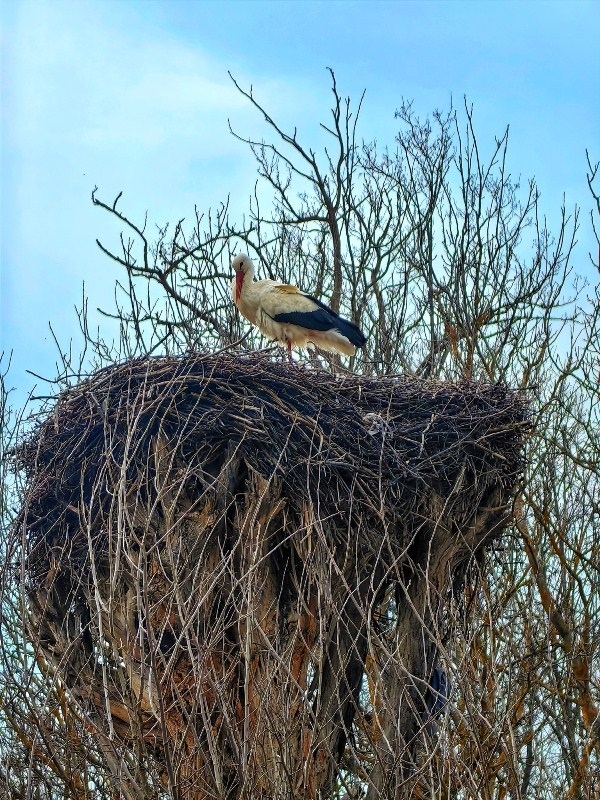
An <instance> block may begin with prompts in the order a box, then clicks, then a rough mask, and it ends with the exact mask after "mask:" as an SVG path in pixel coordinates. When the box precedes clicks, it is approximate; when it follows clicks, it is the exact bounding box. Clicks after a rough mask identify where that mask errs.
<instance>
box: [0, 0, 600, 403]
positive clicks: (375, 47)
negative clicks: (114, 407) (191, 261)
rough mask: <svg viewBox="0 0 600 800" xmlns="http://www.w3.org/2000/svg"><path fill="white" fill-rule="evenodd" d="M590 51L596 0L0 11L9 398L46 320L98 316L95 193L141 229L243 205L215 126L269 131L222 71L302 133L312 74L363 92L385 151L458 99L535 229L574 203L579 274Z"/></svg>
mask: <svg viewBox="0 0 600 800" xmlns="http://www.w3.org/2000/svg"><path fill="white" fill-rule="evenodd" d="M599 41H600V3H599V2H598V0H587V1H585V2H584V1H582V2H577V0H570V1H569V2H551V1H550V0H548V1H547V2H541V1H540V2H527V1H526V0H520V1H519V2H503V1H502V2H501V1H500V0H497V2H492V1H490V2H474V1H473V2H451V1H450V0H448V1H447V2H409V1H408V0H407V1H406V2H399V1H398V2H377V0H369V2H343V1H342V0H340V1H339V2H336V0H330V1H329V2H292V1H291V0H288V2H286V1H285V0H278V1H277V2H252V1H251V0H238V1H237V2H228V1H227V0H224V1H223V2H194V0H185V1H184V2H179V1H178V0H143V1H138V2H127V0H120V1H119V0H111V1H110V2H107V1H106V0H103V1H100V2H90V1H88V0H77V1H76V0H68V2H63V1H62V0H50V1H49V2H48V1H47V0H3V4H2V53H3V55H2V176H1V178H2V202H1V215H2V216H1V224H2V229H1V235H2V252H1V258H2V260H1V276H0V277H1V289H0V302H1V329H0V349H3V350H5V351H10V350H12V351H13V353H14V355H13V370H12V373H11V375H12V384H13V385H15V386H16V387H17V389H18V392H19V394H18V395H17V397H22V396H23V392H25V391H26V390H27V389H29V388H30V387H31V386H32V385H33V382H34V380H33V378H31V376H29V375H27V374H26V372H25V370H26V369H31V370H33V371H35V372H38V373H42V374H46V375H52V372H53V364H54V361H55V352H56V351H55V347H54V344H53V342H52V337H51V335H50V331H49V328H48V323H49V322H52V325H53V328H54V329H55V331H56V332H57V334H58V337H59V339H60V340H61V341H62V342H64V343H66V342H68V340H69V338H70V337H71V336H74V337H76V333H77V321H76V316H75V312H74V306H75V305H76V304H78V303H79V302H80V299H81V294H82V283H83V282H84V281H85V285H86V292H87V294H88V295H89V297H90V306H91V307H92V308H95V307H96V306H103V307H110V305H111V297H112V285H113V282H114V279H115V278H116V277H117V275H118V269H117V268H116V266H113V265H112V264H110V263H109V262H107V260H106V259H105V258H104V257H103V256H102V255H101V254H100V252H99V251H98V249H97V247H96V244H95V239H96V238H97V237H98V238H100V239H102V240H105V241H107V242H109V243H110V242H114V241H116V239H117V236H118V233H119V231H118V229H117V228H116V226H115V225H114V224H113V223H111V222H110V221H109V220H108V219H107V217H106V216H105V215H104V214H103V213H101V212H100V211H99V210H97V209H94V208H93V207H92V205H91V202H90V194H91V191H92V189H93V187H94V186H95V185H98V187H99V190H100V195H101V196H102V197H103V198H106V199H109V198H113V197H114V196H115V195H116V194H117V193H118V192H120V191H121V190H122V191H123V193H124V194H123V199H122V208H123V210H124V211H127V212H128V214H129V215H130V216H132V217H133V218H135V219H141V218H142V216H143V214H144V212H145V211H146V210H148V214H149V220H150V224H162V223H164V222H166V221H169V220H170V221H172V222H174V221H176V220H178V219H180V218H181V217H187V218H189V217H191V216H192V215H193V210H194V205H197V206H199V207H200V208H201V209H202V208H208V207H209V206H211V205H215V204H217V203H218V202H219V201H221V200H224V199H225V198H226V197H227V195H228V194H229V195H231V198H232V207H233V209H234V211H235V212H237V213H239V214H241V212H242V211H243V209H244V208H245V206H246V204H247V198H248V197H249V195H250V194H251V192H252V189H253V186H254V182H255V179H256V172H255V166H254V163H253V161H252V158H251V156H250V154H249V152H248V151H247V150H246V149H245V148H244V146H243V145H242V144H241V143H239V142H237V141H235V140H234V139H233V138H232V137H231V136H230V135H229V134H228V128H227V119H228V118H229V119H231V121H232V123H233V124H234V126H235V127H236V128H237V129H238V130H239V131H241V132H245V133H250V134H254V135H258V136H261V135H262V134H263V133H264V132H265V129H264V128H263V127H262V125H261V120H260V119H259V118H258V117H257V116H256V114H254V113H253V112H252V110H251V109H250V108H249V107H248V105H247V103H245V102H244V101H243V98H241V97H240V96H239V95H238V94H237V93H236V91H235V90H234V88H233V86H232V85H231V82H230V80H229V78H228V75H227V71H228V70H230V71H231V72H232V73H233V74H234V75H235V76H236V78H237V79H238V80H239V82H240V83H242V84H243V85H249V84H250V83H252V84H253V86H254V90H255V92H256V94H257V96H258V97H259V98H260V99H261V100H262V101H263V102H264V104H265V105H266V106H267V107H268V108H269V109H270V110H271V112H272V114H273V115H274V116H276V117H277V118H278V119H280V120H282V121H283V123H284V124H286V125H288V126H290V127H293V126H297V127H298V128H299V130H300V133H301V135H302V136H305V137H306V138H307V139H308V140H309V141H310V140H311V138H312V140H313V141H318V136H319V131H318V122H319V121H320V120H322V119H325V118H326V117H327V113H328V109H329V107H330V105H329V103H330V86H329V80H328V75H327V73H326V68H327V67H332V68H333V69H334V70H335V72H336V76H337V79H338V86H339V88H340V91H341V92H342V93H343V94H344V95H350V96H351V97H353V98H355V99H358V98H359V96H360V94H361V92H362V90H363V89H366V97H365V102H364V110H363V116H362V125H361V127H360V131H359V132H360V133H361V134H362V135H363V136H364V137H365V138H366V139H373V138H377V139H378V141H379V142H380V143H382V144H385V143H388V144H392V143H393V137H394V132H395V130H396V125H395V120H394V111H395V110H396V108H398V107H399V105H400V103H401V100H402V98H403V97H405V98H409V99H412V100H413V101H414V106H415V108H416V109H417V110H418V111H420V112H423V113H427V112H430V111H432V110H433V109H435V108H436V107H439V108H447V107H448V104H449V101H450V98H451V97H453V98H454V101H455V103H457V102H458V103H460V102H462V97H463V95H466V96H467V98H468V100H469V102H471V103H472V104H473V106H474V111H475V121H476V128H477V130H478V131H479V133H480V138H481V141H482V143H484V142H485V141H486V140H487V142H489V143H490V144H491V143H492V142H493V137H494V135H496V134H501V133H502V132H503V130H504V128H505V127H506V125H510V147H509V166H510V170H511V172H512V173H513V174H514V175H519V174H520V175H522V176H523V178H528V177H533V176H534V177H535V178H536V179H537V181H538V184H539V186H540V189H541V192H542V207H543V209H544V211H545V212H546V213H547V215H548V217H549V218H550V219H551V220H552V219H556V218H557V216H558V211H559V208H560V203H561V201H562V197H563V194H565V195H566V202H567V205H568V206H570V207H572V206H573V205H574V204H575V203H577V204H579V205H581V206H582V209H583V211H584V212H586V213H585V214H583V215H582V231H581V234H580V237H579V239H580V242H581V244H580V246H579V248H578V251H577V254H576V266H577V267H578V268H579V269H580V270H581V271H586V270H587V271H588V273H589V274H590V275H591V272H590V270H589V269H588V267H587V264H588V257H587V252H588V251H589V249H590V248H591V246H592V236H591V228H590V225H589V222H588V218H587V216H586V214H587V212H588V210H589V209H590V208H591V202H590V198H589V197H588V194H587V189H586V181H585V171H586V162H585V148H586V147H587V148H588V149H589V150H590V152H591V155H592V157H593V158H595V159H596V160H598V159H600V98H599V92H598V85H600V56H599V55H598V52H599V50H600V48H598V44H597V43H598V42H599ZM591 277H594V276H593V275H592V276H591ZM75 341H77V339H75Z"/></svg>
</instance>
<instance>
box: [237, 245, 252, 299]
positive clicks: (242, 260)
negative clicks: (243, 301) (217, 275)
mask: <svg viewBox="0 0 600 800" xmlns="http://www.w3.org/2000/svg"><path fill="white" fill-rule="evenodd" d="M231 266H232V267H233V269H234V271H235V294H236V302H237V300H239V297H240V294H241V293H242V285H243V283H244V278H245V277H246V275H247V276H248V278H249V280H252V277H253V276H254V264H253V263H252V260H251V259H250V258H248V256H247V255H245V254H243V253H242V254H240V255H239V256H234V257H233V258H232V259H231Z"/></svg>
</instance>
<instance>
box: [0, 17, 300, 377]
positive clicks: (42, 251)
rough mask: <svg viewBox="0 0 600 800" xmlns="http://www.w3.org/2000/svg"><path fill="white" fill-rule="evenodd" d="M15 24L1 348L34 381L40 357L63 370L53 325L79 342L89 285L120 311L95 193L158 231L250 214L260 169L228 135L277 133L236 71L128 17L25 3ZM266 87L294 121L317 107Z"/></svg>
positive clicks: (98, 300) (9, 77)
mask: <svg viewBox="0 0 600 800" xmlns="http://www.w3.org/2000/svg"><path fill="white" fill-rule="evenodd" d="M150 8H151V6H150ZM12 12H13V13H12V14H11V15H9V16H10V18H9V19H8V20H7V21H6V22H7V24H5V39H6V41H7V43H8V45H9V48H8V57H7V64H6V66H7V69H6V78H5V90H4V92H3V94H4V99H3V115H4V117H5V120H6V123H7V124H6V128H5V130H6V137H5V141H4V143H3V148H4V151H5V152H4V156H5V157H4V158H3V165H4V166H3V172H4V174H3V185H4V196H5V202H4V203H3V208H2V226H3V262H4V263H3V283H4V287H3V288H4V291H3V297H2V304H3V309H2V320H3V323H2V324H3V333H2V340H3V341H2V346H3V347H4V348H11V347H14V348H15V349H16V363H17V365H18V366H19V365H21V364H23V365H24V366H27V367H31V366H34V367H35V366H36V365H35V364H33V365H32V363H31V360H30V359H29V358H28V356H29V355H30V354H31V356H33V357H34V358H36V359H39V358H40V357H43V358H45V359H50V358H51V357H52V356H53V346H52V345H51V343H48V344H47V345H42V344H41V343H42V342H43V341H44V339H46V338H47V333H48V328H47V323H48V321H49V320H52V321H53V323H54V324H55V325H56V328H57V330H58V333H59V336H61V337H63V338H64V337H68V336H69V334H70V331H72V330H74V329H75V328H76V325H75V316H74V314H73V311H72V308H73V306H74V304H75V303H78V302H79V301H80V297H81V284H82V281H83V280H85V281H86V286H87V289H88V293H89V295H90V297H91V301H92V302H91V305H92V306H93V307H95V306H97V305H101V306H105V307H106V306H110V304H111V298H112V284H113V279H114V277H116V275H117V274H118V268H117V267H116V266H115V265H112V264H111V263H110V262H109V261H108V260H107V259H106V258H105V257H104V256H102V255H101V254H100V253H99V251H98V250H97V248H96V244H95V238H96V237H99V238H101V239H103V240H104V241H108V242H116V241H117V237H118V233H119V230H118V228H117V227H116V225H115V223H114V221H111V220H109V219H108V218H107V217H106V215H104V214H103V213H102V212H99V210H97V209H94V208H93V207H92V205H91V202H90V192H91V189H92V188H93V186H94V185H95V184H98V185H99V187H100V192H101V196H102V197H103V199H106V200H110V199H112V198H113V197H114V196H115V195H116V194H117V193H118V192H119V191H121V190H124V196H123V200H122V208H123V209H124V210H125V209H126V210H127V213H128V214H130V215H131V216H132V218H133V219H136V220H142V219H143V215H144V213H145V211H146V210H148V211H149V219H150V224H151V225H152V224H153V223H160V224H162V223H164V222H165V221H167V220H176V219H179V218H181V217H182V216H187V217H188V218H189V217H190V216H192V214H193V209H194V205H195V204H197V205H198V206H199V208H200V209H204V208H208V207H209V206H213V205H215V204H217V203H219V202H220V201H222V200H225V199H226V197H227V195H228V194H230V193H231V194H232V207H233V209H234V212H235V211H236V210H239V212H240V213H241V211H242V209H244V208H245V207H246V205H247V198H248V196H249V195H250V193H251V192H252V189H253V185H254V181H255V177H256V174H255V166H254V164H253V162H252V159H251V157H250V155H249V154H248V152H247V151H246V150H245V149H244V147H243V145H241V144H240V143H239V142H237V141H236V140H235V139H234V138H233V137H231V136H230V135H229V132H228V128H227V119H228V117H229V118H232V121H233V122H234V124H235V126H236V128H237V129H239V130H243V131H245V132H249V133H250V134H251V135H261V134H260V132H261V131H264V126H263V121H262V119H261V118H260V115H258V114H257V113H256V112H255V111H253V109H251V107H250V106H249V104H248V102H247V101H246V100H245V99H244V98H243V97H242V96H241V95H240V94H239V92H238V91H237V90H236V89H235V87H234V86H233V84H232V82H231V80H230V78H229V76H228V75H227V69H228V68H232V71H233V72H234V73H235V72H236V65H235V64H232V65H231V64H225V63H222V62H220V61H219V60H217V59H215V58H214V57H212V56H211V55H210V54H209V53H208V52H207V51H206V50H204V49H203V48H202V47H200V46H198V47H195V46H191V45H190V44H189V42H187V43H184V42H182V41H180V40H178V39H176V38H175V37H173V36H172V35H171V34H167V33H161V31H160V30H159V29H158V28H156V27H153V26H152V25H149V24H143V25H137V24H136V18H135V17H132V16H131V14H130V10H129V9H128V7H127V5H126V4H114V3H110V4H101V5H100V4H91V3H83V2H77V3H75V2H73V3H60V2H36V3H20V4H18V5H16V6H15V7H13V10H12ZM240 73H241V70H240ZM236 77H239V79H240V82H241V83H242V84H243V85H249V84H250V82H251V78H249V77H248V76H247V75H244V74H239V73H238V75H236ZM257 83H260V94H261V98H262V99H263V100H264V102H265V103H266V104H267V105H268V107H269V108H270V109H274V113H275V114H277V115H278V116H279V117H283V119H284V120H285V119H286V118H288V117H291V116H292V114H293V113H294V112H296V110H297V108H298V107H302V108H303V109H304V110H305V111H306V110H307V109H309V108H310V106H311V105H312V103H313V102H314V101H313V100H312V98H311V95H310V94H309V93H308V92H306V91H304V90H303V88H302V86H301V84H299V85H298V87H297V91H296V90H295V89H294V88H293V87H290V85H289V82H287V83H286V85H285V86H284V85H283V83H278V82H277V81H273V80H265V79H262V78H261V79H259V80H258V81H257ZM308 113H309V114H310V111H309V112H308ZM313 118H314V117H313ZM7 198H10V201H9V202H6V200H7ZM40 347H41V353H40V350H39V348H40ZM34 354H35V355H34ZM37 369H41V370H42V371H43V368H42V367H40V366H39V365H37Z"/></svg>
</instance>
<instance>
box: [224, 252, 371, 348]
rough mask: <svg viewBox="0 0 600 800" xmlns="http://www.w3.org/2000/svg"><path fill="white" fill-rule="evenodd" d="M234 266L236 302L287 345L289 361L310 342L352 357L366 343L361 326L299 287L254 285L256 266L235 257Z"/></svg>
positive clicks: (253, 320) (267, 282)
mask: <svg viewBox="0 0 600 800" xmlns="http://www.w3.org/2000/svg"><path fill="white" fill-rule="evenodd" d="M231 266H232V267H233V269H234V271H235V278H234V279H233V281H232V284H231V293H232V295H233V302H234V303H235V304H236V306H237V307H238V308H239V310H240V311H241V313H242V315H243V316H244V317H246V319H247V320H249V321H250V322H251V323H252V324H253V325H256V326H257V327H258V328H259V329H260V330H261V331H262V332H263V333H264V334H265V336H268V337H269V339H274V340H275V341H277V342H283V343H284V344H285V345H287V349H288V355H289V356H290V358H291V353H292V347H306V345H307V344H308V342H312V343H313V344H315V345H316V346H317V347H320V348H321V349H322V350H329V351H330V352H332V353H343V354H344V355H345V356H353V355H354V353H355V351H356V348H357V347H362V346H363V345H364V344H365V342H366V341H367V340H366V338H365V336H364V335H363V333H362V331H361V330H360V328H359V327H358V325H355V324H354V323H353V322H349V321H348V320H346V319H342V317H339V316H338V315H337V314H336V313H335V312H334V311H332V310H331V309H330V308H329V306H326V305H325V303H321V301H320V300H317V298H316V297H312V296H311V295H309V294H306V293H305V292H302V291H300V289H298V288H297V287H296V286H290V285H288V284H286V283H278V281H271V280H264V281H255V280H254V264H253V263H252V261H251V259H250V258H248V256H246V255H238V256H234V257H233V258H232V259H231Z"/></svg>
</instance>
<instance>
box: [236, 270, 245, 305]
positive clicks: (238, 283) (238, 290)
mask: <svg viewBox="0 0 600 800" xmlns="http://www.w3.org/2000/svg"><path fill="white" fill-rule="evenodd" d="M243 282H244V273H243V272H242V270H241V269H240V270H239V271H238V272H236V273H235V299H236V300H239V299H240V295H241V293H242V284H243Z"/></svg>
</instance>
